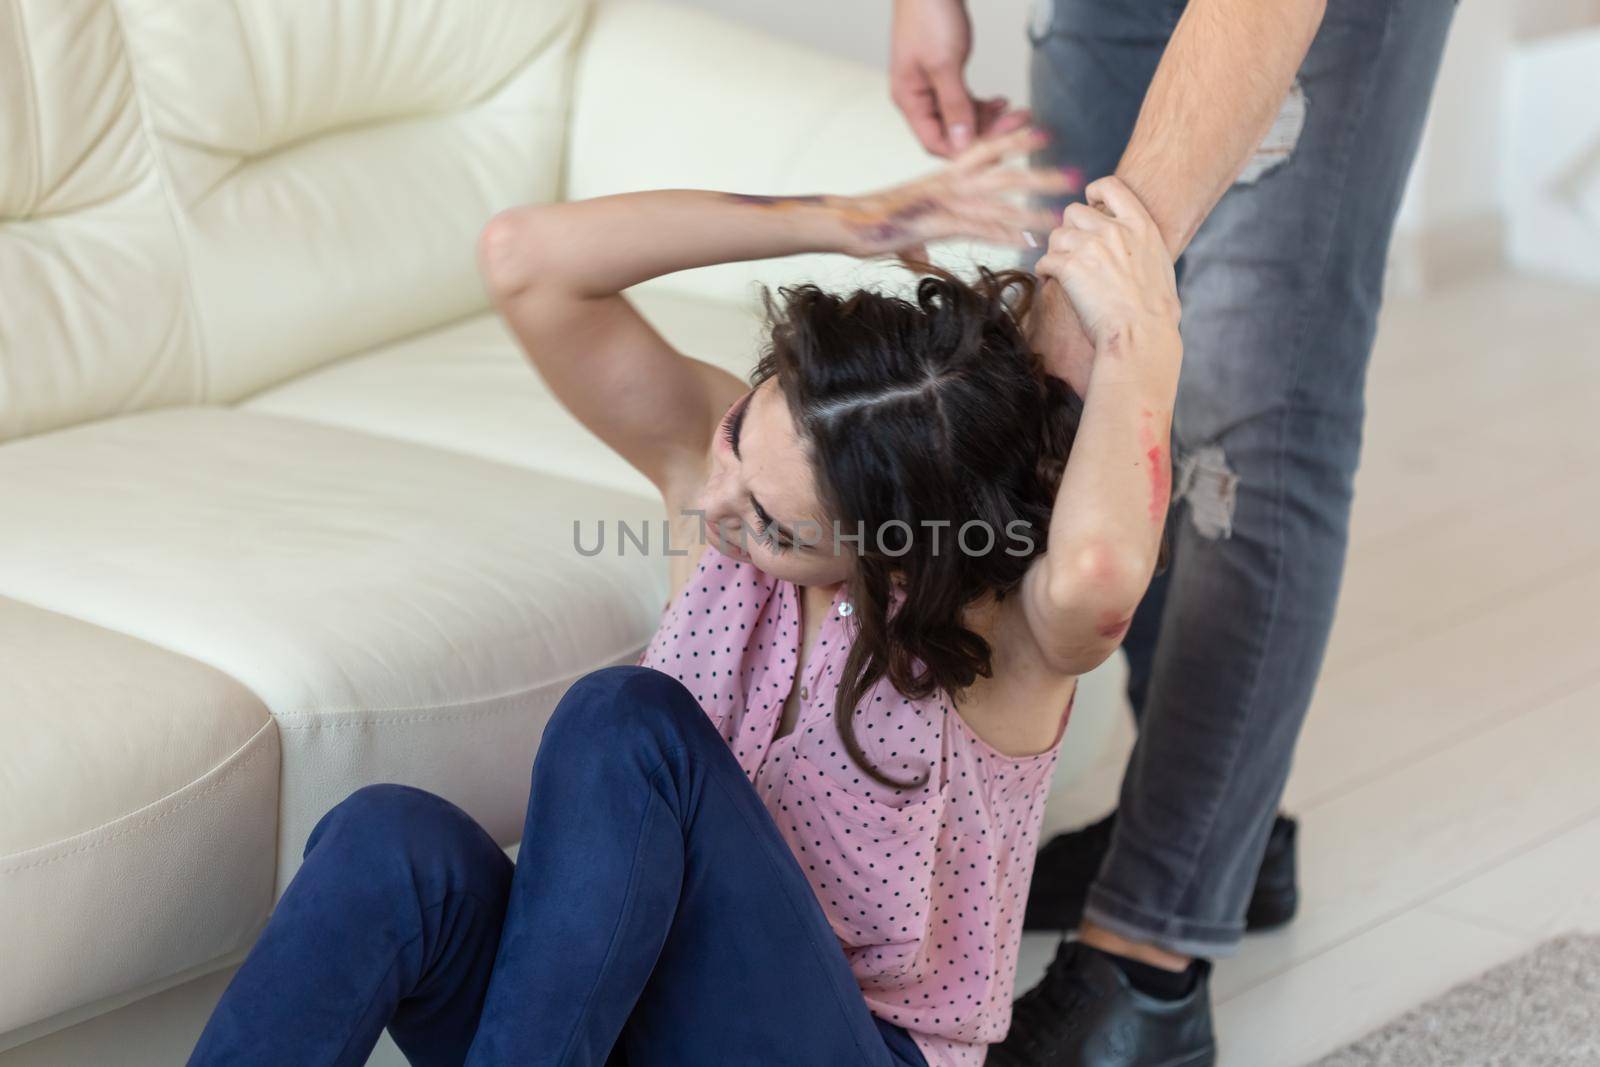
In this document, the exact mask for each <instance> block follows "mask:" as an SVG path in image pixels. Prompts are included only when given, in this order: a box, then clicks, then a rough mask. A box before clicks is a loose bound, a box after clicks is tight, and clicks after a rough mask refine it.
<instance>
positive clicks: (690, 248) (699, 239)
mask: <svg viewBox="0 0 1600 1067" xmlns="http://www.w3.org/2000/svg"><path fill="white" fill-rule="evenodd" d="M884 225H892V223H889V224H886V223H883V222H881V221H874V220H873V219H871V218H870V217H869V215H868V213H867V212H865V211H863V210H862V209H861V208H860V207H859V206H858V204H857V201H856V200H854V199H853V198H851V197H844V196H748V195H743V194H737V193H717V192H702V191H699V190H690V189H664V190H658V191H654V192H643V193H623V194H619V195H616V196H603V197H597V198H595V199H592V200H576V201H570V202H566V203H553V204H530V205H527V206H525V207H519V208H512V209H511V210H510V211H507V212H504V213H502V214H501V215H500V216H498V217H497V219H496V220H495V221H494V222H492V223H491V224H490V226H491V227H495V226H500V227H502V228H503V229H504V230H506V231H507V232H508V234H509V235H510V236H511V237H512V238H513V240H511V241H508V242H507V243H508V244H509V245H510V246H511V249H512V251H511V253H510V256H509V258H508V259H507V260H506V261H504V262H503V263H502V265H501V270H500V275H501V276H500V277H499V278H498V279H497V282H498V284H499V285H500V287H501V288H509V289H516V288H521V287H523V286H527V285H532V284H536V283H537V284H540V285H541V286H546V287H553V288H559V289H561V290H563V291H564V292H566V293H567V294H568V295H570V296H575V297H601V296H608V295H610V294H612V293H618V292H621V291H622V290H624V289H626V288H628V287H629V286H632V285H636V284H638V283H639V282H642V281H646V280H648V279H650V278H655V277H659V276H660V275H663V274H671V273H673V272H674V271H680V270H688V269H690V268H693V267H704V266H709V265H711V264H714V263H732V262H737V261H741V260H751V259H767V258H771V257H777V256H788V255H796V254H798V253H802V252H853V251H855V250H857V249H858V248H860V247H861V246H862V245H864V244H865V243H866V242H867V241H869V240H870V239H872V238H874V237H877V238H879V239H882V237H883V236H884V235H883V234H882V232H881V229H882V227H883V226H884Z"/></svg>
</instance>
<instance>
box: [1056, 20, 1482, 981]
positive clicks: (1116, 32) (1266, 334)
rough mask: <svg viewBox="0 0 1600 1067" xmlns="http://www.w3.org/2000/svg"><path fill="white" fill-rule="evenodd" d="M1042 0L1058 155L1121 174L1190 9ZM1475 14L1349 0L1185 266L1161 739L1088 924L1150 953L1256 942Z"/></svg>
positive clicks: (1130, 775)
mask: <svg viewBox="0 0 1600 1067" xmlns="http://www.w3.org/2000/svg"><path fill="white" fill-rule="evenodd" d="M1036 2H1037V3H1040V4H1041V5H1043V6H1041V7H1040V9H1039V10H1038V12H1037V13H1036V17H1035V19H1034V23H1033V26H1032V29H1031V31H1030V35H1031V37H1032V39H1033V44H1034V52H1033V68H1032V96H1033V99H1032V106H1033V110H1034V113H1035V115H1036V116H1037V117H1038V120H1039V121H1040V122H1041V124H1043V125H1044V126H1046V127H1048V128H1049V129H1050V131H1051V133H1052V135H1053V136H1052V144H1051V146H1050V147H1049V148H1047V149H1046V150H1045V151H1044V152H1043V153H1042V156H1043V159H1042V162H1046V163H1049V164H1053V165H1057V166H1061V165H1067V164H1071V165H1075V166H1077V167H1079V168H1081V169H1082V170H1083V172H1084V174H1085V176H1086V177H1087V178H1090V179H1093V178H1095V177H1098V176H1100V175H1102V174H1107V173H1110V172H1111V171H1112V170H1113V169H1114V168H1115V167H1116V164H1117V161H1118V159H1119V158H1120V157H1121V155H1122V151H1123V148H1124V147H1125V146H1126V144H1127V140H1128V137H1129V135H1130V133H1131V131H1132V129H1133V125H1134V120H1135V119H1136V118H1137V116H1138V113H1139V107H1140V104H1141V103H1142V101H1143V99H1144V94H1145V90H1146V88H1147V87H1148V86H1149V84H1150V79H1151V76H1152V75H1153V74H1154V72H1155V69H1156V64H1157V63H1158V62H1159V60H1160V58H1161V54H1162V51H1163V50H1164V49H1165V48H1166V45H1167V41H1168V39H1169V38H1170V37H1171V34H1172V30H1173V27H1174V26H1175V25H1176V23H1177V21H1178V17H1179V16H1180V15H1181V14H1182V12H1183V7H1184V5H1183V2H1182V0H1054V2H1052V0H1036ZM1453 11H1454V4H1453V2H1452V0H1330V2H1329V3H1328V6H1327V16H1326V18H1325V20H1324V22H1323V25H1322V27H1321V29H1320V31H1319V32H1318V33H1317V35H1316V39H1315V41H1314V43H1313V44H1312V46H1311V49H1310V52H1309V53H1308V54H1307V56H1306V59H1305V62H1304V64H1303V65H1302V66H1301V68H1300V71H1299V76H1298V78H1297V79H1296V83H1295V89H1294V91H1293V92H1292V93H1291V95H1290V98H1289V100H1288V101H1287V102H1286V103H1285V105H1284V109H1283V111H1282V113H1281V114H1280V115H1279V122H1278V125H1277V126H1276V127H1275V129H1274V134H1273V136H1272V137H1269V139H1268V143H1267V144H1266V145H1264V147H1263V150H1262V151H1261V152H1260V153H1258V154H1257V156H1256V158H1255V159H1254V160H1253V161H1252V165H1251V166H1250V167H1249V168H1247V170H1246V172H1245V174H1244V175H1243V176H1242V177H1241V179H1240V180H1239V181H1238V182H1237V183H1236V184H1235V185H1234V186H1233V187H1232V188H1231V189H1230V190H1229V191H1228V192H1227V193H1226V194H1225V195H1224V196H1223V198H1222V201H1221V202H1220V203H1219V204H1218V205H1217V208H1216V210H1215V211H1213V212H1212V214H1211V216H1210V217H1209V218H1208V219H1207V220H1206V222H1205V223H1204V225H1203V226H1202V227H1201V229H1200V231H1199V233H1198V234H1197V235H1196V236H1195V239H1194V241H1193V243H1192V244H1191V245H1190V246H1189V249H1188V251H1187V253H1186V254H1185V255H1184V257H1183V259H1182V261H1181V262H1180V264H1179V279H1180V284H1179V288H1180V293H1179V295H1180V297H1181V300H1182V304H1183V327H1182V329H1183V338H1184V366H1183V374H1182V376H1181V380H1180V382H1179V385H1178V397H1177V404H1176V409H1175V413H1174V429H1173V437H1174V439H1173V455H1174V461H1175V463H1174V477H1173V488H1174V510H1173V512H1172V513H1171V515H1170V516H1169V522H1170V529H1171V533H1172V537H1173V543H1172V560H1171V565H1170V567H1169V569H1168V570H1167V571H1166V572H1165V573H1164V574H1163V575H1161V576H1160V577H1158V578H1157V579H1156V580H1155V582H1154V583H1153V584H1152V586H1151V588H1150V591H1149V593H1148V594H1147V596H1146V597H1145V600H1144V603H1143V604H1142V605H1141V606H1140V608H1139V610H1138V612H1137V613H1136V614H1135V617H1134V621H1133V624H1132V628H1131V629H1130V631H1129V633H1128V635H1127V638H1126V642H1125V646H1124V647H1125V650H1126V653H1127V656H1128V660H1129V664H1130V667H1131V678H1130V681H1129V686H1128V689H1129V696H1130V698H1131V701H1132V704H1133V707H1134V710H1135V714H1136V715H1137V716H1138V717H1139V737H1138V741H1137V743H1136V744H1135V747H1134V750H1133V755H1132V757H1131V760H1130V762H1129V765H1128V769H1127V772H1126V774H1125V776H1124V779H1123V785H1122V796H1121V799H1120V801H1119V809H1118V811H1119V814H1118V817H1117V822H1116V828H1115V833H1114V838H1113V841H1112V844H1111V848H1110V851H1109V853H1108V854H1107V856H1106V859H1105V863H1104V865H1103V866H1102V867H1101V870H1100V874H1099V877H1098V879H1097V880H1096V882H1095V883H1094V885H1093V886H1092V888H1091V890H1090V893H1089V898H1088V905H1087V908H1086V910H1085V916H1086V918H1088V919H1090V920H1092V921H1094V922H1096V923H1098V924H1100V925H1101V926H1103V927H1106V928H1108V929H1111V930H1113V931H1115V932H1117V933H1120V934H1123V935H1125V936H1128V937H1131V938H1134V939H1136V940H1139V941H1147V942H1152V943H1155V944H1158V945H1162V946H1164V947H1166V948H1168V949H1171V950H1173V951H1176V952H1181V953H1187V954H1192V955H1200V956H1220V955H1227V954H1229V953H1230V952H1232V951H1233V950H1234V949H1235V948H1236V947H1237V944H1238V941H1239V939H1240V936H1241V934H1242V933H1243V930H1244V919H1243V917H1244V912H1245V907H1246V904H1247V903H1248V900H1249V897H1250V892H1251V887H1252V885H1253V883H1254V880H1255V875H1256V871H1257V869H1258V868H1259V866H1260V863H1261V857H1262V854H1263V852H1264V851H1265V848H1266V841H1267V834H1268V831H1269V830H1270V829H1271V825H1272V819H1273V815H1274V813H1275V811H1276V808H1277V804H1278V801H1279V799H1280V797H1281V795H1282V792H1283V787H1284V783H1285V780H1286V779H1287V777H1288V772H1289V764H1290V759H1291V756H1292V755H1293V750H1294V744H1295V738H1296V737H1297V735H1298V734H1299V732H1300V726H1301V723H1302V722H1303V721H1304V718H1305V713H1306V709H1307V707H1308V706H1309V704H1310V702H1311V694H1312V689H1313V686H1314V685H1315V683H1316V680H1317V673H1318V671H1319V669H1320V667H1321V664H1322V657H1323V653H1324V650H1325V648H1326V646H1327V640H1328V632H1329V629H1330V627H1331V625H1332V622H1333V612H1334V603H1335V600H1336V599H1337V596H1338V592H1339V582H1340V578H1341V576H1342V573H1343V569H1344V559H1345V548H1346V542H1347V531H1348V525H1349V517H1350V502H1351V495H1352V481H1353V478H1354V474H1355V470H1356V464H1357V460H1358V458H1359V453H1360V447H1361V428H1362V418H1363V415H1364V410H1365V402H1364V397H1363V392H1364V385H1365V378H1366V369H1367V361H1368V357H1369V355H1370V354H1371V349H1372V340H1373V333H1374V329H1375V325H1376V321H1377V316H1378V307H1379V303H1380V300H1381V296H1382V291H1383V277H1384V263H1385V258H1386V254H1387V251H1388V247H1389V238H1390V233H1391V231H1392V230H1393V226H1394V219H1395V214H1396V211H1397V210H1398V208H1399V204H1400V195H1401V192H1402V190H1403V189H1404V186H1405V181H1406V175H1407V173H1408V171H1409V170H1410V167H1411V162H1412V159H1413V157H1414V155H1415V152H1416V147H1417V141H1418V138H1419V136H1420V134H1421V131H1422V126H1423V118H1424V115H1425V113H1426V111H1427V105H1428V97H1429V94H1430V93H1431V91H1432V88H1433V81H1434V76H1435V74H1436V72H1437V69H1438V63H1439V56H1440V52H1441V50H1442V48H1443V45H1444V39H1445V33H1446V30H1447V28H1448V26H1449V23H1450V18H1451V15H1452V13H1453ZM1215 106H1216V107H1219V108H1226V107H1228V106H1229V105H1228V101H1226V100H1217V101H1215Z"/></svg>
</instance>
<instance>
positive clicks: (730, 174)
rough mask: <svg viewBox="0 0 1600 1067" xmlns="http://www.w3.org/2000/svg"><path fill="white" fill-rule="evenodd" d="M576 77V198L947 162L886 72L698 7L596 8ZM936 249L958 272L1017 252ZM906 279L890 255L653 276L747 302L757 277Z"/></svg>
mask: <svg viewBox="0 0 1600 1067" xmlns="http://www.w3.org/2000/svg"><path fill="white" fill-rule="evenodd" d="M883 17H884V18H888V17H889V16H888V13H887V11H886V12H885V13H884V16H883ZM574 78H575V83H574V86H573V97H572V116H571V125H570V127H569V129H570V133H569V141H568V148H567V162H566V171H565V177H566V184H565V189H564V195H565V196H566V197H567V198H569V199H582V198H586V197H592V196H603V195H606V194H610V193H619V192H627V191H631V190H637V189H667V188H691V189H724V190H729V191H735V192H745V193H760V194H766V195H784V194H804V193H858V192H866V191H869V190H873V189H878V188H882V187H884V186H888V185H893V184H895V183H897V182H902V181H906V180H907V179H910V178H913V177H916V176H918V175H920V174H925V173H927V172H928V171H930V170H933V169H936V168H937V167H938V166H940V164H941V161H940V160H938V159H935V158H934V157H932V156H930V155H928V154H927V153H926V152H924V151H923V149H922V147H921V145H919V144H918V143H917V141H916V138H915V137H913V136H912V134H911V131H910V129H909V128H908V126H907V125H906V122H905V120H904V119H903V118H901V116H900V113H899V112H898V111H896V110H895V108H894V105H893V104H892V103H890V100H889V84H888V78H887V76H886V75H885V74H884V72H883V71H881V70H877V69H874V68H873V67H870V66H866V65H863V64H860V63H856V62H853V61H851V60H847V59H842V58H840V57H837V56H832V55H828V54H826V53H823V52H818V51H816V50H814V49H810V48H806V47H802V46H799V45H796V44H792V43H789V42H787V41H783V40H780V39H778V38H776V37H773V36H772V35H770V34H766V33H763V32H761V31H759V30H755V29H752V28H750V27H747V26H742V25H739V24H737V23H733V22H729V21H727V20H725V19H721V18H718V17H716V16H714V15H711V14H708V13H706V12H704V11H700V10H698V9H695V8H688V7H680V6H676V5H673V4H667V3H660V2H640V0H631V2H630V0H623V2H603V3H601V4H599V5H598V6H597V8H596V10H595V11H594V13H593V17H592V22H591V24H590V26H589V29H588V31H587V34H586V36H585V39H584V41H583V43H582V44H581V45H580V54H579V57H578V63H577V68H576V71H575V74H574ZM932 252H933V258H934V260H935V262H937V263H939V264H940V265H942V266H948V267H952V268H955V269H964V268H967V267H970V266H971V264H972V263H973V262H974V261H977V262H985V263H989V264H990V265H992V266H995V267H1000V266H1009V265H1011V263H1012V262H1014V261H1015V258H1016V253H1015V252H1014V251H1010V250H999V249H992V248H986V247H984V246H981V245H976V244H973V243H971V242H945V243H943V244H942V245H941V246H940V247H938V248H937V249H934V250H932ZM910 279H911V276H910V275H909V273H908V272H906V271H905V270H903V269H901V268H899V267H898V266H895V265H894V264H893V262H892V261H888V260H879V261H875V262H870V263H863V262H861V261H858V260H854V259H851V258H849V257H846V256H827V255H806V256H793V257H789V258H787V259H781V260H762V261H757V262H751V263H730V264H723V265H719V266H715V267H706V268H701V269H698V270H693V271H684V272H681V273H679V274H675V275H672V276H670V277H668V278H663V279H659V280H657V281H654V282H651V283H648V284H649V285H650V286H651V287H653V288H658V289H662V290H667V291H673V292H677V293H680V294H683V295H691V296H698V297H703V298H710V299H718V300H733V301H748V300H751V299H752V298H753V297H754V295H755V292H756V286H755V284H754V283H756V282H761V283H764V284H767V285H772V286H777V285H782V284H786V283H791V282H796V281H802V280H804V281H815V282H817V283H818V284H820V285H824V286H827V287H830V288H841V289H842V288H852V287H855V286H859V285H868V284H871V285H878V286H887V287H894V288H900V287H903V286H904V285H905V284H906V283H907V282H909V281H910Z"/></svg>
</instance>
